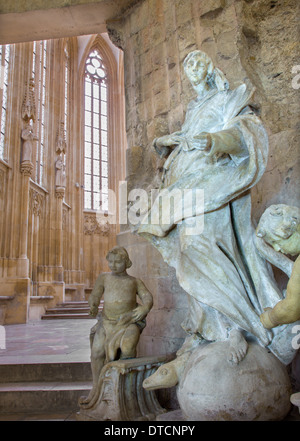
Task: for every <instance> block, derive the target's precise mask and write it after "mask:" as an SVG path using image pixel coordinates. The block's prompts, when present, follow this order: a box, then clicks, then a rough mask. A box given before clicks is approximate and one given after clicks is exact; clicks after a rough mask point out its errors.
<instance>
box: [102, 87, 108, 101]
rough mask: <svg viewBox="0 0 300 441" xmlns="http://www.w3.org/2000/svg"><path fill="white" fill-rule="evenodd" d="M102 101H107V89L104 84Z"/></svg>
mask: <svg viewBox="0 0 300 441" xmlns="http://www.w3.org/2000/svg"><path fill="white" fill-rule="evenodd" d="M101 99H102V100H103V101H107V88H106V85H104V84H101Z"/></svg>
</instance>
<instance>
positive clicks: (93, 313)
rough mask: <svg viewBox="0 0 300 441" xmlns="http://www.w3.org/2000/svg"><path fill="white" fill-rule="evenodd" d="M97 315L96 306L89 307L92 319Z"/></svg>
mask: <svg viewBox="0 0 300 441" xmlns="http://www.w3.org/2000/svg"><path fill="white" fill-rule="evenodd" d="M97 314H98V307H97V306H94V305H93V306H91V307H90V315H91V316H92V317H96V315H97Z"/></svg>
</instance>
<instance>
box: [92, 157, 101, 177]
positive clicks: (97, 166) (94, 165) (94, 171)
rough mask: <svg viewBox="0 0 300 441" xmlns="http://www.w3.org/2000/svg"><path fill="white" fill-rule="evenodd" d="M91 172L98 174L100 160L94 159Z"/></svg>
mask: <svg viewBox="0 0 300 441" xmlns="http://www.w3.org/2000/svg"><path fill="white" fill-rule="evenodd" d="M93 174H94V175H96V176H99V175H100V162H99V161H97V160H95V159H94V161H93Z"/></svg>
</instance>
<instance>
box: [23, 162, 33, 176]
mask: <svg viewBox="0 0 300 441" xmlns="http://www.w3.org/2000/svg"><path fill="white" fill-rule="evenodd" d="M20 171H21V173H22V174H23V175H24V176H28V177H31V175H32V172H33V164H32V162H31V161H23V162H22V163H21V166H20Z"/></svg>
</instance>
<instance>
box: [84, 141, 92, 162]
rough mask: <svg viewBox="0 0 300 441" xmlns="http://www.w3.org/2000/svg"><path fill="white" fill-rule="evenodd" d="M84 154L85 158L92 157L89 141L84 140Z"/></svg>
mask: <svg viewBox="0 0 300 441" xmlns="http://www.w3.org/2000/svg"><path fill="white" fill-rule="evenodd" d="M84 154H85V156H86V157H87V158H91V157H92V144H91V143H90V142H85V144H84Z"/></svg>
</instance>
